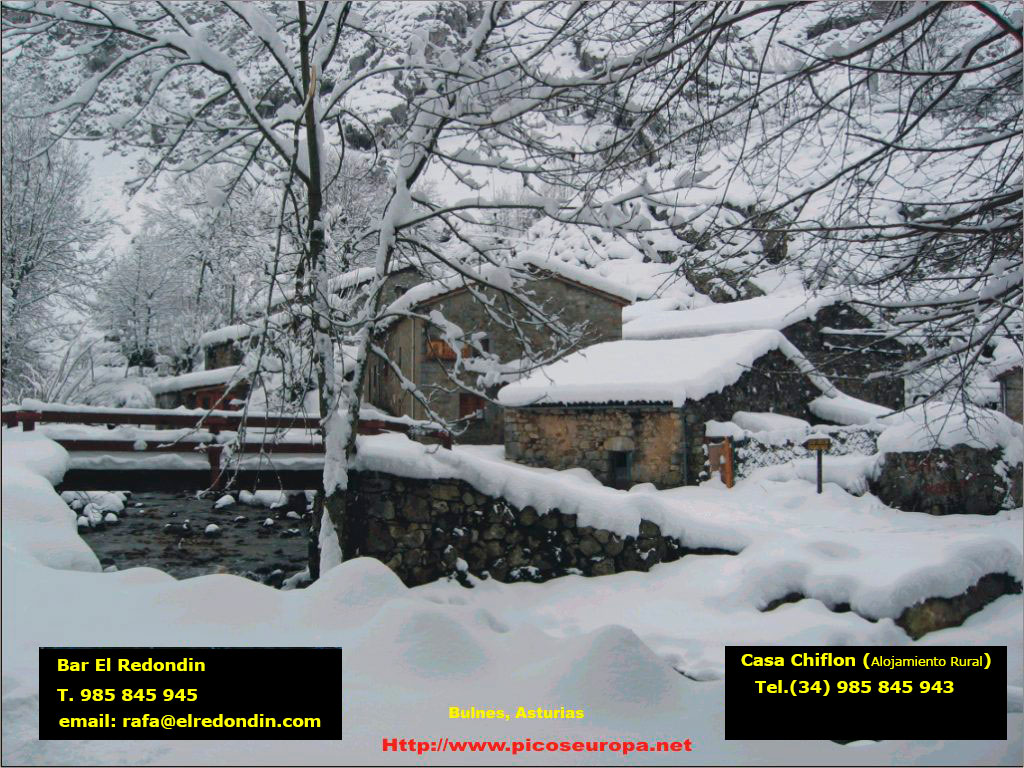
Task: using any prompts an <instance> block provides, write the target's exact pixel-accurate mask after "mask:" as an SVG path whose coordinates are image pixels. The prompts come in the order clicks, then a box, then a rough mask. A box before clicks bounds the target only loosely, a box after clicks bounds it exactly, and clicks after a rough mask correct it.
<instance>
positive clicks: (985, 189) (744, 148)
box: [520, 1, 1024, 390]
mask: <svg viewBox="0 0 1024 768" xmlns="http://www.w3.org/2000/svg"><path fill="white" fill-rule="evenodd" d="M1021 18H1022V14H1021V11H1020V8H1019V5H1015V4H1013V3H980V2H979V3H915V4H905V3H872V2H828V1H826V2H817V3H734V4H733V3H716V4H698V3H694V4H690V5H687V6H682V7H680V6H677V5H668V4H647V5H619V6H615V7H611V8H609V7H605V6H603V5H597V4H593V5H588V6H583V7H578V6H572V7H565V8H563V7H561V6H559V7H556V8H554V9H553V11H552V21H551V24H552V25H554V24H559V25H562V26H563V29H564V31H565V34H566V35H567V36H568V37H569V38H570V39H572V40H573V41H575V45H576V48H577V59H578V60H579V61H580V62H582V63H583V64H584V68H585V70H586V71H585V72H580V73H574V74H571V75H569V76H566V74H565V73H564V72H547V71H545V70H544V69H543V68H541V67H534V68H533V69H532V70H531V71H532V74H533V75H534V78H535V81H536V82H537V83H538V84H540V85H546V86H547V87H549V88H550V89H551V90H552V91H553V92H556V93H557V92H558V91H559V89H561V92H562V93H564V94H566V96H567V99H566V100H565V101H564V102H563V103H562V104H561V105H560V104H559V100H558V99H557V98H553V99H547V100H545V103H544V104H543V105H541V106H540V107H539V108H540V109H542V110H546V111H552V110H557V109H559V108H560V107H561V109H562V110H563V111H567V110H571V109H572V108H573V106H574V105H575V106H576V107H577V108H578V107H579V106H580V105H583V104H586V105H588V106H587V107H586V108H587V109H588V110H589V112H590V113H591V114H593V115H598V114H600V113H602V111H603V112H604V113H611V112H615V111H616V110H617V119H616V120H615V121H614V123H613V124H612V125H610V126H609V125H607V124H606V125H601V126H599V127H595V128H594V129H593V130H591V131H589V132H587V133H584V134H582V136H583V139H581V140H577V141H569V142H565V143H563V145H562V146H558V145H553V144H552V143H550V142H548V143H537V142H520V144H521V145H526V146H530V147H531V148H532V149H534V150H539V151H534V152H533V153H531V155H530V157H529V161H530V163H531V164H533V165H543V166H544V167H545V173H546V175H547V177H548V178H549V179H551V180H557V181H560V182H561V183H563V184H568V185H571V186H572V187H573V188H574V189H576V190H577V193H578V194H579V195H581V196H585V195H595V194H599V193H600V190H605V191H607V190H608V189H615V188H617V189H619V190H621V196H620V197H619V198H618V202H619V203H620V205H619V207H620V213H621V215H622V217H623V221H622V223H621V224H620V227H619V228H620V230H623V231H628V230H629V229H632V230H634V233H635V234H634V237H635V239H636V241H637V243H638V245H639V246H640V247H642V248H647V249H648V251H649V252H650V256H651V258H658V256H657V254H656V253H655V252H654V251H655V249H654V247H653V246H654V242H655V238H654V237H653V235H654V234H656V233H657V232H658V231H659V230H663V231H664V230H668V231H671V232H672V233H674V234H677V235H679V236H680V237H681V238H682V239H684V240H686V241H688V242H690V243H691V245H692V247H690V248H687V249H683V253H682V258H680V260H679V265H680V272H681V273H684V274H686V276H688V277H692V276H693V275H694V274H699V273H701V272H705V273H710V274H712V275H716V274H717V275H722V274H725V275H731V276H732V278H733V281H734V282H735V283H739V282H742V280H743V279H744V278H746V277H749V276H751V275H754V274H757V273H759V272H764V271H765V270H766V269H767V270H777V269H791V268H796V269H797V270H798V271H799V272H800V273H802V274H803V275H804V278H805V281H806V283H807V284H808V287H810V288H811V289H814V290H821V289H826V288H836V287H840V288H844V289H849V290H850V292H851V295H852V297H853V299H854V300H855V301H858V302H860V304H861V306H862V307H863V308H864V311H865V312H867V313H869V314H871V315H874V316H875V317H876V318H877V319H878V320H879V321H880V324H887V325H888V326H889V327H890V328H891V333H890V334H888V335H889V336H890V337H892V336H896V337H902V338H905V339H906V340H908V341H911V342H915V343H918V344H920V345H921V348H922V349H923V350H924V354H923V355H922V356H921V357H919V358H918V359H917V360H915V361H913V362H911V363H909V364H907V365H905V366H903V367H902V368H900V369H899V370H896V371H894V373H895V374H896V375H899V376H905V375H908V374H914V373H917V372H919V371H922V370H923V369H926V368H931V367H935V366H936V365H937V364H939V363H942V362H943V360H945V359H947V358H949V359H950V361H951V362H954V361H955V363H954V364H953V365H949V366H945V369H946V370H949V371H951V372H952V373H951V374H950V375H949V376H945V377H941V378H942V381H939V382H936V386H937V388H938V389H947V390H948V389H950V388H954V389H956V388H961V387H962V386H963V384H964V383H965V382H966V381H967V380H968V378H969V376H970V372H971V369H972V367H973V366H974V364H975V363H976V362H977V360H978V359H979V358H981V356H983V355H984V353H985V351H986V349H987V348H989V347H990V346H991V345H992V343H993V342H995V341H997V340H998V339H999V338H1008V339H1012V340H1016V342H1017V343H1018V346H1019V343H1020V342H1019V338H1020V333H1021V327H1022V323H1021V299H1022V286H1024V276H1022V270H1021V259H1020V253H1021V212H1022V179H1024V176H1022V168H1021V161H1022V156H1024V154H1022V152H1024V144H1022V133H1021V129H1022V122H1021V107H1022V99H1021V95H1020V94H1021V87H1022V50H1021ZM585 139H589V144H588V142H587V141H586V140H585ZM936 370H938V369H937V368H936Z"/></svg>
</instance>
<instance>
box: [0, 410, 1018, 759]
mask: <svg viewBox="0 0 1024 768" xmlns="http://www.w3.org/2000/svg"><path fill="white" fill-rule="evenodd" d="M3 438H4V439H3V522H4V525H3V546H4V557H3V622H4V628H5V631H4V635H3V707H4V718H3V736H4V742H3V760H4V762H5V763H19V764H26V763H30V764H69V763H71V764H80V763H86V764H89V763H125V764H145V763H158V764H178V765H181V764H195V763H202V764H208V765H216V764H283V765H288V764H300V763H301V764H324V763H326V764H367V763H372V764H379V763H401V764H408V763H409V762H410V755H409V753H401V752H387V753H385V752H383V751H382V750H381V742H382V739H385V738H400V739H408V738H422V739H430V738H440V737H442V736H449V737H451V738H460V739H467V738H498V739H516V738H519V739H522V738H531V739H534V740H536V739H556V740H557V739H571V740H576V739H580V740H587V739H592V740H613V739H644V740H650V741H654V740H662V739H664V740H682V739H686V738H689V739H691V740H692V741H693V750H694V751H693V752H692V753H690V754H688V755H687V756H686V757H685V760H686V761H687V762H693V763H697V764H714V763H725V764H812V765H827V764H851V763H852V764H884V765H889V764H893V763H899V764H909V763H916V764H943V763H946V764H1006V765H1013V764H1020V762H1021V750H1022V727H1024V723H1022V718H1024V715H1022V714H1021V708H1022V707H1021V700H1022V695H1021V686H1022V685H1024V679H1022V677H1024V675H1022V669H1021V668H1022V658H1021V656H1022V645H1024V640H1022V628H1021V625H1022V614H1024V599H1022V598H1021V597H1020V596H1012V597H1003V598H1000V599H999V600H997V601H996V602H994V603H992V604H991V605H989V606H988V607H986V608H985V609H983V610H982V611H981V612H980V613H978V614H976V615H975V616H973V617H971V618H970V619H969V620H968V621H967V622H966V623H965V624H964V625H963V626H962V627H958V628H955V629H949V630H944V631H941V632H936V633H933V634H931V635H927V636H926V637H924V638H923V639H922V640H920V641H917V642H918V643H919V644H927V645H931V644H958V643H966V644H981V643H984V644H997V645H1002V644H1005V645H1007V646H1008V648H1009V667H1008V669H1009V673H1008V680H1007V684H1008V707H1007V709H1008V712H1007V729H1008V736H1009V738H1008V740H1007V741H1005V742H992V741H956V740H950V741H945V742H940V741H913V742H899V741H887V742H881V743H870V742H866V743H860V744H855V745H851V746H839V745H837V744H833V743H831V742H828V741H807V742H785V741H779V742H742V741H725V740H724V739H723V717H724V714H723V695H724V693H723V683H722V681H721V679H720V677H721V671H722V648H723V646H724V645H726V644H732V643H758V644H760V643H781V644H787V643H789V644H797V643H821V644H854V643H857V644H874V643H879V644H910V643H911V641H910V640H909V638H907V636H906V635H904V634H903V632H902V631H901V630H900V629H899V628H898V627H896V626H895V624H894V623H893V621H892V617H893V616H895V615H898V611H899V610H900V609H901V608H902V607H905V606H906V605H909V604H912V603H913V602H915V601H916V600H918V599H920V598H921V597H923V596H929V595H952V594H957V593H959V592H962V591H963V589H964V588H966V586H968V585H970V584H971V583H973V582H974V581H976V580H977V578H978V577H980V576H981V575H984V574H985V573H990V572H1009V573H1011V574H1013V575H1014V576H1015V577H1016V578H1018V579H1019V578H1021V574H1022V562H1021V559H1022V558H1021V538H1022V511H1021V510H1014V511H1010V512H1004V513H1000V514H999V515H995V516H993V517H984V518H982V517H968V516H948V517H930V516H927V515H919V514H914V513H904V512H899V511H896V510H892V509H889V508H886V507H884V506H883V505H882V504H881V503H880V502H879V501H878V500H877V499H874V498H873V497H871V496H862V497H854V496H851V495H849V494H848V493H846V492H845V491H844V490H842V489H841V488H840V487H839V486H836V485H833V484H827V485H826V487H825V493H824V494H822V495H821V496H817V495H816V494H815V493H814V487H813V485H811V484H810V483H808V482H805V481H803V480H799V479H783V480H776V479H772V478H771V477H767V476H762V475H755V476H753V477H751V478H748V479H746V480H743V481H741V482H740V483H739V484H738V485H737V486H736V487H735V488H734V489H732V490H726V489H725V488H724V487H722V486H720V485H715V484H710V483H709V484H705V485H704V486H702V487H700V488H682V489H675V490H669V491H660V492H659V491H653V490H646V489H635V490H634V491H633V492H624V491H616V490H612V489H608V488H604V487H603V486H601V485H599V484H597V483H596V481H594V480H593V478H591V477H589V475H586V473H582V472H580V471H579V470H573V471H569V472H553V471H547V470H537V469H530V468H526V467H519V466H517V465H513V464H510V463H508V462H505V461H504V460H503V458H502V456H501V451H500V448H497V447H464V448H460V449H458V450H456V451H453V452H447V451H437V450H434V449H430V448H426V447H424V446H420V445H418V444H416V443H411V442H409V441H408V440H406V439H405V438H404V437H402V436H397V435H385V436H379V437H371V438H361V443H360V445H361V451H360V456H361V459H360V461H361V462H362V463H363V464H364V466H365V467H366V468H370V467H376V468H381V469H383V468H385V467H387V466H394V465H398V464H400V465H402V466H403V467H405V468H406V469H407V471H408V472H409V473H411V474H415V475H417V476H423V477H429V476H445V475H447V476H461V477H465V478H471V479H472V480H473V481H474V482H475V483H476V484H478V485H479V486H481V487H482V489H483V490H490V491H492V492H498V491H499V490H500V491H502V492H503V493H505V495H507V496H508V497H509V498H510V499H511V500H512V501H514V502H516V503H533V504H534V505H535V506H538V509H540V510H541V511H543V508H544V501H545V500H546V501H547V503H548V504H553V503H558V504H561V505H562V507H563V509H566V510H570V509H572V510H573V511H578V512H579V513H580V514H581V515H585V513H586V511H587V510H588V509H589V510H590V512H589V514H590V515H592V516H593V518H594V520H598V519H600V520H603V521H605V522H607V523H610V524H612V525H614V526H615V527H616V528H619V529H622V530H629V529H634V528H635V525H636V523H637V521H638V520H639V517H640V515H643V516H644V517H646V518H648V519H652V520H655V521H656V522H658V523H659V525H662V527H663V528H664V529H666V530H668V531H670V532H673V531H678V532H682V533H686V534H688V535H687V540H689V541H691V542H693V543H698V542H701V543H704V544H706V545H713V544H715V543H717V544H718V545H719V546H723V547H727V548H731V549H742V552H741V553H740V554H738V555H735V556H729V555H713V556H697V555H694V556H687V557H685V558H683V559H682V560H679V561H677V562H674V563H670V564H663V565H659V566H656V567H655V568H653V569H652V570H651V572H650V573H646V574H644V573H622V574H618V575H615V576H604V577H599V578H589V579H588V578H583V577H575V576H570V577H565V578H561V579H556V580H553V581H550V582H547V583H544V584H513V585H504V584H499V583H495V582H493V581H488V582H477V583H476V586H475V588H474V589H471V590H467V589H465V588H463V587H461V586H459V585H458V584H455V583H452V582H437V583H434V584H429V585H425V586H423V587H418V588H415V589H411V590H410V589H407V588H406V587H405V586H403V585H402V584H401V583H400V582H399V581H398V579H397V577H395V576H394V575H393V574H392V572H391V571H390V570H388V569H387V568H386V567H385V566H384V565H382V564H381V563H379V562H377V561H375V560H369V559H358V560H353V561H349V562H347V563H344V564H342V565H340V566H338V567H336V568H334V569H332V570H330V571H329V572H328V573H326V574H325V575H324V576H323V578H321V580H320V581H318V582H317V583H315V584H314V585H313V586H311V587H310V588H308V589H305V590H295V591H289V592H281V591H277V590H274V589H272V588H269V587H265V586H262V585H259V584H256V583H254V582H250V581H247V580H245V579H241V578H236V577H232V576H224V575H217V576H204V577H200V578H195V579H189V580H186V581H175V580H174V579H173V578H171V577H170V576H168V575H166V574H164V573H161V572H159V571H155V570H152V569H132V570H127V571H121V572H114V573H101V572H99V564H98V562H97V561H96V558H95V556H93V555H92V553H91V552H90V550H89V549H88V547H87V546H86V545H85V543H84V542H83V541H82V540H81V538H79V536H78V535H77V532H76V528H75V518H74V515H73V514H72V513H71V512H70V511H69V509H68V507H67V506H66V504H65V503H64V502H63V501H62V500H61V499H60V497H59V496H58V495H57V494H56V493H55V492H54V491H53V490H52V486H51V483H53V482H55V481H57V480H58V479H59V477H60V475H61V473H62V471H63V468H64V466H66V462H67V456H66V454H65V452H64V451H63V449H61V448H59V446H57V445H56V444H54V443H53V442H51V441H49V440H48V439H47V438H46V437H45V436H44V435H42V434H40V433H39V432H38V431H37V432H36V433H29V434H23V433H20V432H17V431H13V430H4V435H3ZM485 486H486V487H485ZM791 591H798V592H801V593H803V594H806V595H808V596H809V597H811V598H813V599H808V600H803V601H800V602H797V603H793V604H785V605H782V606H780V607H779V608H777V609H775V610H773V611H769V612H761V611H760V610H759V609H761V608H763V607H764V606H765V605H766V603H768V602H769V601H770V600H772V599H774V598H777V597H781V596H782V595H784V594H786V593H787V592H791ZM837 602H849V603H850V604H851V606H852V608H853V611H852V612H848V613H833V612H832V611H830V610H829V609H828V607H827V604H828V605H832V604H835V603H837ZM864 617H871V618H878V620H877V621H874V622H872V621H869V620H868V619H867V618H864ZM41 645H80V646H89V645H98V646H129V645H139V646H146V645H161V646H166V645H182V646H190V645H191V646H208V645H266V646H274V645H289V646H294V645H331V646H342V647H343V648H345V651H346V655H345V670H344V701H345V704H344V706H345V712H344V716H345V738H344V740H343V741H333V742H331V741H308V742H294V741H231V742H221V741H212V740H211V741H85V742H81V741H47V742H41V741H39V740H38V738H37V736H38V701H39V690H38V685H37V680H38V670H37V663H38V654H37V650H36V649H37V648H38V647H39V646H41ZM677 670H678V672H677ZM679 672H682V673H684V674H679ZM319 684H322V683H321V682H320V681H319V680H317V679H315V678H311V679H310V685H319ZM297 704H299V703H298V702H297ZM452 706H460V707H464V708H465V707H471V706H475V707H484V708H489V707H503V708H506V709H509V708H512V709H514V708H516V707H519V706H526V707H536V706H542V707H555V708H557V707H560V706H564V707H567V708H577V709H580V708H581V709H584V710H585V712H586V716H585V718H584V719H583V720H577V721H565V720H545V721H539V720H538V721H529V722H530V724H529V725H522V724H518V723H516V724H512V723H515V721H512V723H506V722H502V721H485V720H471V721H470V720H459V721H452V720H449V719H448V708H449V707H452ZM438 757H440V758H441V759H438V760H434V761H429V760H422V759H421V758H418V759H417V760H416V761H417V762H420V761H421V760H422V762H423V763H424V764H429V763H430V762H443V763H446V764H451V763H459V762H481V763H492V764H493V763H494V762H495V759H494V758H495V756H494V755H486V754H478V755H476V756H475V757H474V756H463V755H457V754H452V753H445V754H443V755H439V756H438ZM648 759H649V760H648ZM516 760H517V762H518V761H519V760H522V762H523V763H524V764H530V763H552V762H563V763H576V762H579V755H575V754H573V753H564V754H550V753H533V754H530V755H518V756H517V758H516ZM647 761H649V762H662V763H676V764H678V763H679V762H680V756H679V755H678V754H673V753H662V754H657V753H651V754H649V755H643V756H638V755H637V754H636V753H634V754H633V755H630V756H629V758H628V759H627V760H626V762H629V763H639V762H647ZM585 762H587V763H591V764H600V763H622V762H623V758H622V756H621V755H620V754H617V753H603V754H602V753H588V754H587V755H586V760H585Z"/></svg>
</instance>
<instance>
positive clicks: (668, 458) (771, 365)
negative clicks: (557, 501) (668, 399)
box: [504, 351, 821, 488]
mask: <svg viewBox="0 0 1024 768" xmlns="http://www.w3.org/2000/svg"><path fill="white" fill-rule="evenodd" d="M820 394H821V391H820V390H818V388H817V387H815V386H814V385H813V384H812V383H811V382H810V381H809V380H808V379H807V377H806V376H804V375H803V374H801V373H800V372H799V370H798V369H797V368H796V367H795V366H794V365H793V364H792V363H791V362H790V361H789V359H788V358H787V357H786V356H785V355H783V354H782V353H781V352H777V351H772V352H769V353H768V354H766V355H764V356H762V357H761V358H759V359H758V360H757V361H756V362H755V363H754V365H753V366H752V367H751V369H750V370H748V371H746V372H745V373H743V375H741V376H740V378H739V379H738V380H737V381H736V383H735V384H733V385H731V386H728V387H725V388H724V389H723V390H722V391H721V392H716V393H713V394H711V395H708V396H707V397H705V398H703V399H702V400H699V401H687V402H686V403H685V404H684V406H683V408H681V409H677V408H672V407H671V406H670V405H668V404H662V405H645V406H640V405H623V404H616V403H608V404H603V405H581V406H555V405H539V406H530V407H526V408H506V409H505V435H504V438H505V457H506V458H508V459H511V460H513V461H518V462H519V463H521V464H526V465H528V466H533V467H550V468H552V469H568V468H570V467H583V468H585V469H587V470H589V471H590V472H591V473H592V474H593V475H594V477H596V478H597V479H599V480H600V481H601V482H603V483H605V484H610V480H611V455H610V452H612V451H633V472H632V483H634V484H635V483H654V484H655V485H656V486H658V487H659V488H671V487H674V486H678V485H687V484H694V483H697V482H698V481H699V480H701V479H704V478H705V477H706V476H707V475H706V473H705V470H706V468H705V462H706V457H705V452H704V432H705V422H707V421H708V420H715V421H728V420H730V419H731V418H732V414H733V413H735V412H736V411H763V412H768V413H781V414H784V415H786V416H796V417H797V418H801V419H806V420H811V419H814V416H813V415H812V414H811V413H810V411H809V410H808V408H807V403H809V402H810V401H811V400H812V399H814V398H815V397H818V396H819V395H820Z"/></svg>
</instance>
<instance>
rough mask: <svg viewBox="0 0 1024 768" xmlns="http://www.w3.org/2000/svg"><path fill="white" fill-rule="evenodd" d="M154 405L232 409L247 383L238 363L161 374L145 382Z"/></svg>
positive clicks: (162, 406) (242, 396)
mask: <svg viewBox="0 0 1024 768" xmlns="http://www.w3.org/2000/svg"><path fill="white" fill-rule="evenodd" d="M147 386H148V387H149V389H150V391H151V392H152V393H153V395H154V397H155V398H156V404H157V407H158V408H178V407H181V406H184V407H186V408H204V409H207V410H209V409H211V408H214V407H216V408H217V409H218V410H227V411H231V410H236V409H237V408H239V407H240V406H239V402H240V401H243V400H244V399H245V398H246V396H247V395H248V394H249V383H248V382H247V381H246V380H245V378H244V375H243V374H242V372H241V367H240V366H238V365H230V366H225V367H223V368H214V369H212V370H208V371H193V372H192V373H183V374H181V375H180V376H165V377H162V378H159V379H155V380H153V381H150V382H147Z"/></svg>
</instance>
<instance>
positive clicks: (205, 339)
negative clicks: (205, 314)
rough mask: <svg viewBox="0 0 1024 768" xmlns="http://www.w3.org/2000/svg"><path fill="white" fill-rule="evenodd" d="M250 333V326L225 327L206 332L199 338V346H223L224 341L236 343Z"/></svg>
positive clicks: (251, 329)
mask: <svg viewBox="0 0 1024 768" xmlns="http://www.w3.org/2000/svg"><path fill="white" fill-rule="evenodd" d="M252 331H253V328H252V326H251V325H244V324H237V325H225V326H224V327H223V328H217V329H215V330H212V331H207V332H206V333H204V334H203V335H202V336H200V337H199V346H200V347H212V346H213V345H215V344H223V343H224V342H225V341H237V340H238V339H244V338H246V337H248V336H249V334H250V333H252Z"/></svg>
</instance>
